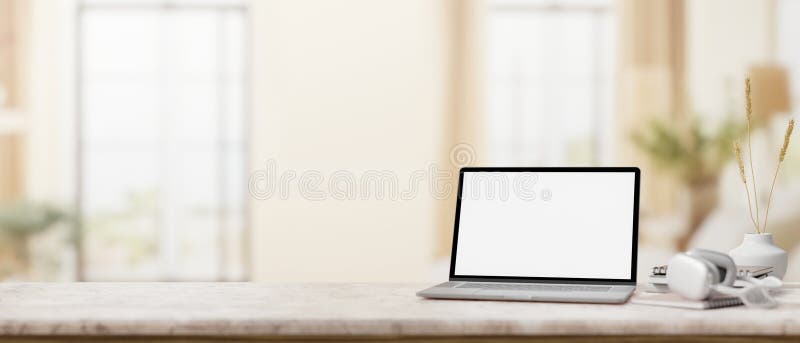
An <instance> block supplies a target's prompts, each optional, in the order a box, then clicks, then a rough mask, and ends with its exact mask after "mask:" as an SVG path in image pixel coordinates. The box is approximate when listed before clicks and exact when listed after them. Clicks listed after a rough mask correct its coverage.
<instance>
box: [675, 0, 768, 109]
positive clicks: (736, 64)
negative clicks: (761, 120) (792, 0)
mask: <svg viewBox="0 0 800 343" xmlns="http://www.w3.org/2000/svg"><path fill="white" fill-rule="evenodd" d="M686 5H687V23H686V26H687V54H686V57H687V72H688V73H687V86H688V90H689V95H690V98H691V103H692V105H693V107H694V109H696V110H697V111H699V112H701V113H703V114H704V115H706V116H710V117H713V118H719V117H721V116H723V115H726V114H727V113H726V112H727V111H728V109H729V108H730V106H731V105H733V106H735V109H736V110H739V111H741V109H743V108H744V105H743V104H744V100H743V97H742V92H743V88H742V87H743V86H742V81H743V79H744V74H745V72H746V71H747V69H748V67H750V66H751V65H753V64H758V63H765V62H769V61H770V60H771V57H773V56H772V50H773V46H772V43H771V42H773V38H774V37H773V30H774V28H775V27H774V25H775V23H774V22H773V21H772V20H771V19H770V17H771V14H770V10H771V8H772V6H774V5H775V4H774V1H772V0H765V1H750V0H705V1H688V2H687V4H686ZM721 8H724V10H723V11H721V10H720V9H721Z"/></svg>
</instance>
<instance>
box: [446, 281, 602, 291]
mask: <svg viewBox="0 0 800 343" xmlns="http://www.w3.org/2000/svg"><path fill="white" fill-rule="evenodd" d="M455 288H480V289H489V290H505V291H546V292H608V290H610V289H611V287H609V286H583V285H542V284H520V283H494V282H488V283H480V282H467V283H464V284H461V285H459V286H456V287H455Z"/></svg>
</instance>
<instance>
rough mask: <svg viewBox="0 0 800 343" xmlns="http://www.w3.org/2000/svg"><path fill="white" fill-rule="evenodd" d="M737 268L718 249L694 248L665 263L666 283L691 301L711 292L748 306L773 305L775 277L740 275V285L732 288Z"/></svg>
mask: <svg viewBox="0 0 800 343" xmlns="http://www.w3.org/2000/svg"><path fill="white" fill-rule="evenodd" d="M736 280H737V268H736V263H734V262H733V259H732V258H731V257H730V256H728V255H726V254H723V253H721V252H717V251H712V250H703V249H694V250H690V251H687V252H686V253H681V254H677V255H675V256H674V257H672V259H670V261H669V264H668V265H667V284H668V285H669V289H670V290H671V291H672V292H675V293H677V294H680V295H681V296H683V297H685V298H687V299H692V300H703V299H707V298H708V297H709V296H711V295H713V294H714V293H719V294H725V295H732V296H737V297H739V298H741V299H742V302H744V303H745V304H746V305H748V306H757V307H775V306H777V302H775V299H773V298H772V296H770V295H769V292H768V291H767V290H768V289H774V288H780V287H781V286H782V282H781V281H780V279H778V278H775V277H772V276H770V277H767V278H765V279H762V280H759V279H755V278H752V277H742V278H739V280H743V281H745V282H746V283H747V286H745V287H743V288H736V287H734V282H735V281H736Z"/></svg>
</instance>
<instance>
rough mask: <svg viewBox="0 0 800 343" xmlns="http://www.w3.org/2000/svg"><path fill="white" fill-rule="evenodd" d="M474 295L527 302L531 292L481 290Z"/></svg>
mask: <svg viewBox="0 0 800 343" xmlns="http://www.w3.org/2000/svg"><path fill="white" fill-rule="evenodd" d="M475 295H478V296H482V297H491V298H496V299H511V300H529V299H530V298H531V292H522V291H510V290H498V289H482V290H479V291H478V292H477V293H475Z"/></svg>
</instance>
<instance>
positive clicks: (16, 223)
mask: <svg viewBox="0 0 800 343" xmlns="http://www.w3.org/2000/svg"><path fill="white" fill-rule="evenodd" d="M68 217H69V216H68V214H67V213H66V212H64V211H62V210H60V209H58V208H57V207H55V206H50V205H44V204H35V203H29V202H20V203H14V204H9V205H5V206H0V230H1V231H4V232H5V233H9V234H17V235H32V234H35V233H39V232H42V231H45V230H47V229H48V228H50V227H52V226H53V224H55V223H58V222H60V221H63V220H66V219H67V218H68Z"/></svg>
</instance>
